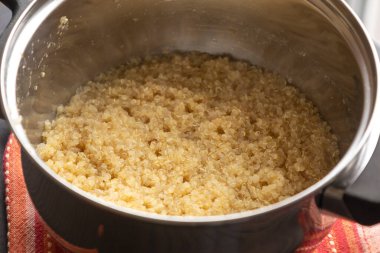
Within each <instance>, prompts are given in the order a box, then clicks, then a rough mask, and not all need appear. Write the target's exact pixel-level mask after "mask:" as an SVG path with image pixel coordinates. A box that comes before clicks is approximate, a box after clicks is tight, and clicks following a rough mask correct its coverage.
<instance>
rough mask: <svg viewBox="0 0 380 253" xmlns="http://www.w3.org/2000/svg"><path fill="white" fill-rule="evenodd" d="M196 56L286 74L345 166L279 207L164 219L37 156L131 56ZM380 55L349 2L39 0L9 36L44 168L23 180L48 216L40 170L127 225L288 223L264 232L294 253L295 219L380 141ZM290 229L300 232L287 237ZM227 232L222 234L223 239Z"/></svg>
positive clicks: (12, 92) (354, 170)
mask: <svg viewBox="0 0 380 253" xmlns="http://www.w3.org/2000/svg"><path fill="white" fill-rule="evenodd" d="M62 17H65V18H66V17H67V19H68V23H67V24H65V23H62V22H61V21H62ZM193 50H197V51H203V52H209V53H212V54H229V55H232V56H234V57H236V58H239V59H243V60H248V61H250V62H252V63H253V64H256V65H259V66H262V67H265V68H267V69H270V70H272V71H274V72H277V73H280V74H282V75H284V76H286V77H287V78H288V80H289V81H290V82H292V83H293V84H295V85H296V86H297V87H298V88H299V89H300V90H302V91H303V92H304V93H305V94H306V95H307V97H308V98H309V99H311V100H312V101H313V102H314V103H315V104H316V105H317V106H318V108H319V109H320V112H321V114H322V116H323V117H324V119H325V120H327V121H328V122H329V123H330V125H331V126H332V130H333V132H334V133H335V134H336V135H337V136H338V138H339V141H340V150H341V153H342V160H341V161H340V163H339V164H338V165H337V166H336V167H335V168H334V169H333V170H332V172H331V173H330V174H329V175H327V176H326V177H325V178H324V179H323V180H321V181H320V182H318V183H317V184H316V185H314V186H312V187H310V188H309V189H307V190H305V191H304V192H302V193H300V194H298V195H296V196H294V197H292V198H289V199H287V200H284V201H282V202H280V203H277V204H274V205H271V206H268V207H264V208H261V209H258V210H253V211H249V212H244V213H240V214H232V215H226V216H215V217H198V218H194V217H170V216H160V215H154V214H148V213H144V212H140V211H135V210H131V209H127V208H120V207H116V206H114V205H112V204H107V203H105V202H104V201H101V200H99V199H97V198H95V197H92V196H90V195H89V194H87V193H84V192H83V191H81V190H79V189H77V188H75V187H72V186H71V185H69V184H68V183H66V182H65V181H64V180H63V179H61V178H60V177H58V176H57V175H56V174H55V173H53V172H52V171H51V170H50V169H49V168H48V167H47V166H46V165H45V164H44V163H43V162H42V160H41V159H40V158H39V157H38V156H37V154H36V153H35V150H34V148H33V145H35V144H37V143H39V142H40V136H41V130H42V126H43V122H44V121H45V120H46V119H51V118H52V117H53V116H54V114H55V109H56V108H57V106H58V105H60V104H64V103H66V102H67V101H68V100H69V98H70V97H71V96H72V95H73V94H74V92H75V90H76V89H77V88H78V87H79V86H80V85H82V84H83V83H85V82H86V81H88V80H90V79H92V78H93V77H95V76H96V75H97V74H98V73H100V72H103V71H106V70H108V69H110V68H112V67H114V66H117V65H119V64H122V63H125V62H127V61H128V60H131V59H132V58H134V57H144V56H147V55H151V54H160V53H163V52H170V51H193ZM373 50H374V49H373V45H372V44H371V42H370V41H369V40H368V36H367V35H366V33H365V32H364V31H363V30H362V27H361V25H360V23H358V21H357V19H356V18H355V17H354V16H353V15H352V14H351V12H350V11H349V10H348V9H347V7H346V6H345V4H344V3H343V2H342V1H333V0H330V1H328V0H326V1H319V0H308V1H306V0H287V1H284V0H255V1H253V0H239V1H236V0H191V1H190V0H160V1H158V0H140V1H132V0H117V1H114V0H83V1H69V0H39V1H34V2H33V3H32V4H31V5H30V6H29V8H28V9H27V10H26V11H25V12H24V15H23V16H22V18H21V19H20V20H19V21H18V23H17V24H16V26H15V28H14V30H13V32H12V34H11V36H10V38H9V40H8V43H7V46H6V48H5V51H4V54H3V58H2V64H1V73H0V76H1V79H0V80H1V92H2V100H3V105H4V109H5V112H6V114H7V117H8V119H9V121H10V123H11V125H12V128H13V129H14V131H15V133H16V135H17V137H18V139H19V140H20V142H21V143H22V145H23V147H24V149H25V154H26V156H27V157H28V159H29V160H28V161H29V163H30V164H33V167H32V168H30V169H33V170H35V172H34V173H35V174H32V173H30V172H29V174H28V171H26V172H27V175H26V180H27V183H28V187H29V190H30V189H32V190H33V191H32V192H34V193H33V194H31V195H32V197H34V201H35V204H36V205H37V208H40V210H39V211H40V212H45V213H47V211H46V210H45V209H44V210H42V209H43V208H42V207H43V204H41V203H39V202H40V201H42V200H41V199H39V198H43V196H44V194H43V192H42V191H41V190H39V186H38V184H37V183H36V182H37V181H38V180H37V179H36V178H35V177H37V176H36V175H38V173H40V174H41V177H44V178H45V180H47V181H49V183H50V184H52V185H53V186H52V187H56V191H60V194H61V195H62V194H66V195H67V196H68V197H67V199H69V198H71V197H72V198H75V199H81V201H82V202H83V203H82V202H81V203H82V204H83V205H86V208H89V209H91V210H92V209H94V210H97V211H99V210H102V212H106V213H108V214H110V213H112V214H114V215H115V216H116V215H117V216H118V218H120V219H125V220H124V221H125V222H127V221H128V222H132V221H131V220H133V222H134V219H136V220H142V221H144V222H154V223H157V224H167V226H170V224H172V225H173V226H177V225H178V226H179V224H181V226H187V225H189V226H204V225H205V224H207V225H213V226H216V227H214V230H213V231H217V230H218V227H217V226H218V224H223V226H225V224H229V223H231V226H232V225H233V224H235V225H234V226H236V227H233V228H234V229H235V230H234V231H235V232H236V234H235V235H241V234H242V233H244V231H245V230H246V229H247V228H246V226H243V224H247V222H248V224H250V226H251V229H252V230H255V229H256V228H255V225H254V224H256V223H260V222H264V220H266V219H268V217H281V218H278V219H277V218H276V219H277V220H276V221H275V222H273V224H281V225H278V226H277V227H276V225H269V224H267V223H265V224H267V226H268V231H276V230H279V231H280V230H281V229H284V231H287V232H286V233H290V234H292V233H294V234H297V233H298V235H297V236H295V237H294V240H293V241H291V242H289V244H288V245H289V246H288V247H286V248H284V252H286V251H290V250H292V249H294V247H295V246H296V245H297V244H298V243H299V242H300V240H301V239H302V236H300V235H299V231H300V227H301V225H300V224H298V223H297V221H296V220H297V219H296V218H295V217H296V216H297V215H298V214H299V213H300V212H301V211H300V210H301V209H302V208H304V209H305V206H308V203H309V202H310V201H311V200H312V198H313V197H314V194H316V193H318V192H320V191H321V190H322V188H323V187H324V186H326V185H327V184H329V183H331V182H332V181H333V180H337V177H338V176H339V177H340V178H339V180H338V181H335V182H336V185H337V186H342V187H344V185H346V184H348V183H349V182H350V181H351V180H353V179H354V178H355V177H356V176H357V175H359V173H360V172H361V170H362V169H363V168H364V166H365V164H366V162H367V161H368V159H369V156H370V155H371V153H372V152H373V149H374V144H373V143H372V142H368V140H369V139H370V137H371V138H377V137H378V135H379V133H378V132H377V130H376V131H374V129H380V127H379V126H378V124H379V123H378V122H375V121H373V119H374V118H376V117H379V113H380V112H379V102H378V95H379V91H378V88H377V85H378V84H377V82H378V80H377V78H378V73H377V68H376V67H377V64H378V62H377V59H376V58H375V56H374V52H373ZM20 116H21V117H22V121H21V118H20ZM24 171H25V169H24ZM31 178H34V179H33V180H29V179H31ZM47 185H48V184H47ZM46 190H47V191H48V190H49V189H48V188H46V189H45V191H46ZM33 195H34V196H33ZM36 196H38V197H36ZM49 204H51V205H54V204H55V203H53V202H52V203H49ZM41 210H42V211H41ZM306 210H308V209H307V208H306ZM57 211H59V208H58V207H57ZM94 212H95V211H94ZM99 212H100V211H99ZM287 213H293V216H292V219H289V220H287V221H284V217H286V214H287ZM46 215H48V214H46ZM103 215H104V213H103ZM273 215H275V216H273ZM276 215H277V216H276ZM94 219H95V218H94ZM115 219H116V218H115ZM274 219H275V218H274ZM92 221H96V219H95V220H91V219H90V218H89V221H88V223H90V222H92ZM282 221H284V222H283V223H282ZM47 223H48V224H49V225H51V226H53V228H54V229H57V230H60V231H61V232H62V233H64V231H66V230H65V229H66V228H65V229H64V228H63V226H62V225H59V224H53V223H54V220H53V219H49V222H47ZM186 224H187V225H186ZM74 225H75V224H72V226H74ZM162 226H164V225H162ZM310 226H313V225H310ZM82 227H83V226H82ZM84 227H85V226H84ZM289 227H294V231H293V232H289V231H288V230H286V229H289ZM83 229H85V228H83ZM141 229H142V228H141ZM166 229H167V231H169V232H168V234H170V235H171V236H172V235H174V234H175V230H174V228H170V229H169V228H166ZM171 229H172V230H171ZM184 229H185V228H184ZM204 229H205V231H206V228H204ZM223 229H225V227H224V228H223ZM223 229H221V230H220V231H219V232H220V233H224V232H221V231H223ZM201 230H202V229H201V228H200V231H201ZM141 231H144V230H143V229H142V230H141ZM149 231H150V230H149ZM200 231H198V233H199V232H200ZM255 231H257V230H255ZM268 231H267V232H268ZM145 232H146V231H145ZM145 232H144V233H145ZM142 233H143V232H142ZM152 233H153V232H152ZM213 233H214V232H213ZM215 233H216V234H218V233H217V232H215ZM255 233H256V235H252V234H255ZM255 233H252V234H251V235H252V238H253V239H254V238H255V237H256V239H258V238H262V237H263V238H265V236H266V235H268V234H266V235H265V233H264V232H263V233H261V234H260V233H258V232H255ZM271 233H273V232H271ZM153 234H154V233H153ZM218 235H219V234H218ZM70 236H71V235H70ZM152 236H153V235H152ZM238 237H239V236H237V237H236V238H235V239H236V240H237V241H236V244H239V242H238V241H239V240H240V239H238ZM170 238H171V237H170ZM244 240H246V241H245V243H246V244H244V243H242V242H240V243H242V244H244V245H246V249H245V250H246V251H245V250H244V251H240V252H248V251H249V249H250V248H251V249H252V248H253V247H254V246H253V245H251V244H250V243H247V242H249V240H250V238H245V239H244ZM234 243H235V242H234ZM136 247H137V246H136ZM260 247H261V248H260ZM260 247H259V248H256V249H261V250H262V251H261V252H270V251H263V250H266V249H269V248H270V247H271V245H270V243H269V242H267V244H265V243H263V244H262V246H260ZM219 248H220V247H219ZM163 249H164V248H163ZM212 249H215V250H216V249H218V247H215V248H212ZM146 252H148V251H146ZM157 252H161V251H157ZM162 252H164V250H163V251H162ZM168 252H169V251H168ZM199 252H200V251H199ZM210 252H214V251H210ZM273 252H276V251H273Z"/></svg>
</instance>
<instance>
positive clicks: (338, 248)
mask: <svg viewBox="0 0 380 253" xmlns="http://www.w3.org/2000/svg"><path fill="white" fill-rule="evenodd" d="M3 162H4V174H5V183H6V206H7V216H8V217H7V220H8V229H9V232H8V249H9V253H70V251H68V250H65V249H64V248H63V247H62V246H61V245H60V244H59V243H58V242H57V241H55V240H54V239H53V237H52V236H51V235H50V234H49V232H48V231H47V229H46V228H45V227H44V226H43V223H42V222H41V218H40V217H39V216H38V214H37V213H36V211H35V209H34V207H33V205H32V202H31V200H30V198H29V196H28V193H27V190H26V186H25V183H24V179H23V173H22V167H21V154H20V145H19V144H18V142H17V140H16V139H15V137H14V136H13V135H11V136H10V138H9V140H8V144H7V147H6V151H5V154H4V161H3ZM322 219H330V220H331V218H330V217H328V216H324V217H323V218H322ZM322 223H323V221H321V224H322ZM330 223H331V222H330ZM327 224H329V222H327ZM306 230H307V229H306ZM305 235H306V236H305V242H304V243H303V245H301V247H300V248H299V249H298V250H297V251H296V252H297V253H328V252H331V253H336V252H342V253H380V226H374V227H371V228H367V227H363V226H360V225H358V224H355V223H352V222H350V221H347V220H343V219H338V220H337V221H336V222H335V223H333V225H332V226H329V227H321V228H320V230H319V232H315V231H313V232H310V231H309V232H308V231H305ZM75 252H78V253H82V252H86V251H81V250H75ZM94 252H96V251H94Z"/></svg>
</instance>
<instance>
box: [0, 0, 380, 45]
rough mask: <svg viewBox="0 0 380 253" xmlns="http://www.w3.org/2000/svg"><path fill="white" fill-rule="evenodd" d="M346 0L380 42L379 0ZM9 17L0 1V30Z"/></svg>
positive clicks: (7, 11) (379, 42) (0, 30)
mask: <svg viewBox="0 0 380 253" xmlns="http://www.w3.org/2000/svg"><path fill="white" fill-rule="evenodd" d="M305 1H306V0H305ZM346 1H347V2H348V3H349V4H350V5H351V6H352V8H353V9H354V10H355V12H356V13H357V14H358V16H359V17H360V18H361V19H362V20H363V22H364V24H365V25H366V26H367V29H368V31H369V32H370V34H371V35H372V37H373V39H374V40H375V41H376V42H377V44H380V0H346ZM10 18H11V12H10V11H9V10H8V9H7V8H5V7H4V5H3V4H2V3H0V32H2V31H3V29H4V28H5V26H6V24H7V23H8V21H9V19H10Z"/></svg>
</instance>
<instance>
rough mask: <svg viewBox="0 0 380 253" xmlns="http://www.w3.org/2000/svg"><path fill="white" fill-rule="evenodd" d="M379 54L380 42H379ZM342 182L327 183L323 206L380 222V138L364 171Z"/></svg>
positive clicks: (366, 222) (363, 220) (367, 221)
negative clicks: (354, 177)
mask: <svg viewBox="0 0 380 253" xmlns="http://www.w3.org/2000/svg"><path fill="white" fill-rule="evenodd" d="M376 48H377V52H378V54H380V45H376ZM337 185H344V184H342V183H340V182H338V184H333V185H332V186H329V187H327V188H326V189H325V190H324V191H323V193H322V195H321V197H320V199H319V201H318V202H319V206H320V207H321V208H322V209H325V210H327V211H330V212H333V213H335V214H338V215H340V216H343V217H346V218H349V219H351V220H354V221H356V222H358V223H360V224H362V225H375V224H377V223H380V140H378V141H377V146H376V148H375V151H374V153H373V155H372V158H371V159H370V161H369V162H368V164H367V166H366V167H365V169H364V171H363V172H362V173H361V174H360V176H359V177H358V178H357V179H356V181H355V182H354V183H352V184H350V185H349V186H348V187H346V188H344V187H339V186H337Z"/></svg>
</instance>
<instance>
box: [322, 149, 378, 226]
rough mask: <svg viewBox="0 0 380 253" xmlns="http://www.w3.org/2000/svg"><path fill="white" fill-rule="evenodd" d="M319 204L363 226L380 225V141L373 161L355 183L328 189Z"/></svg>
mask: <svg viewBox="0 0 380 253" xmlns="http://www.w3.org/2000/svg"><path fill="white" fill-rule="evenodd" d="M338 185H339V184H338ZM318 202H319V206H320V207H321V208H322V209H325V210H327V211H330V212H333V213H335V214H338V215H340V216H343V217H345V218H348V219H350V220H354V221H356V222H358V223H360V224H362V225H367V226H369V225H375V224H377V223H380V141H378V143H377V146H376V149H375V152H374V153H373V155H372V158H371V160H370V161H369V163H368V164H367V166H366V168H365V169H364V171H363V172H362V173H361V174H360V176H359V177H358V179H357V180H356V181H355V182H354V183H352V184H351V185H349V186H348V187H347V188H341V187H337V186H334V185H332V186H329V187H327V188H326V189H324V191H323V193H322V196H321V197H320V199H319V201H318Z"/></svg>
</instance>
